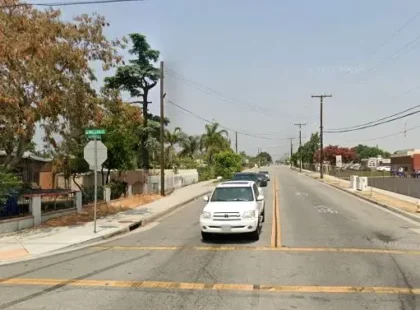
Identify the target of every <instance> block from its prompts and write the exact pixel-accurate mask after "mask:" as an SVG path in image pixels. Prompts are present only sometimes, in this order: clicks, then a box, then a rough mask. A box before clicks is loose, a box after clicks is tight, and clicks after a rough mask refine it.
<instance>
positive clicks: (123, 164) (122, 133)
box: [101, 93, 143, 184]
mask: <svg viewBox="0 0 420 310" xmlns="http://www.w3.org/2000/svg"><path fill="white" fill-rule="evenodd" d="M103 109H104V116H103V118H102V121H101V127H103V128H105V129H106V134H105V135H104V136H103V138H102V141H103V142H104V144H105V145H106V147H107V149H108V159H107V160H106V161H105V163H104V164H103V165H102V168H107V169H108V173H107V177H106V179H105V178H104V177H103V175H102V180H103V182H104V181H105V183H106V184H108V182H109V175H110V170H111V169H117V170H130V169H133V168H136V167H137V160H136V154H135V152H136V150H137V146H138V139H137V137H136V135H135V134H133V133H135V132H136V130H138V128H140V127H141V126H142V122H143V120H142V116H141V111H140V109H139V108H138V107H135V106H132V105H129V104H128V103H125V102H123V101H122V100H121V98H120V97H119V95H118V93H115V94H112V95H111V96H110V97H108V98H106V100H104V105H103Z"/></svg>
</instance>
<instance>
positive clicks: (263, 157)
mask: <svg viewBox="0 0 420 310" xmlns="http://www.w3.org/2000/svg"><path fill="white" fill-rule="evenodd" d="M256 160H257V162H258V163H259V165H260V166H266V165H267V164H270V163H272V162H273V159H272V158H271V155H270V154H268V153H267V152H261V153H259V154H258V155H257V158H256Z"/></svg>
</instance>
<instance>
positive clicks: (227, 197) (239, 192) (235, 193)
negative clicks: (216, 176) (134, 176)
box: [211, 186, 254, 201]
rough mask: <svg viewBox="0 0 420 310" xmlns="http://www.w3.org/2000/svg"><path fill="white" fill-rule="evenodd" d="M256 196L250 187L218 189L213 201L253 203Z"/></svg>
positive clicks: (214, 193) (212, 198)
mask: <svg viewBox="0 0 420 310" xmlns="http://www.w3.org/2000/svg"><path fill="white" fill-rule="evenodd" d="M253 200H254V195H253V193H252V188H251V187H249V186H246V187H245V186H241V187H239V186H238V187H236V186H235V187H218V188H216V189H215V190H214V192H213V196H212V197H211V201H253Z"/></svg>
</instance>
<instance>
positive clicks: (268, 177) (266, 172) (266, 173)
mask: <svg viewBox="0 0 420 310" xmlns="http://www.w3.org/2000/svg"><path fill="white" fill-rule="evenodd" d="M260 173H262V174H265V177H266V178H267V181H270V174H269V173H268V171H260Z"/></svg>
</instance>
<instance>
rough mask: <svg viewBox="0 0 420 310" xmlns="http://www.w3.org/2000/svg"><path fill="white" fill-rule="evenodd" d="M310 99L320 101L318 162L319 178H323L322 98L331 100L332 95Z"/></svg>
mask: <svg viewBox="0 0 420 310" xmlns="http://www.w3.org/2000/svg"><path fill="white" fill-rule="evenodd" d="M311 97H312V98H319V99H320V106H319V144H320V147H321V150H320V152H319V153H320V154H319V155H320V156H319V162H320V169H319V172H320V178H321V179H323V178H324V137H323V135H324V132H323V128H324V127H323V110H324V107H323V99H324V98H331V97H332V95H312V96H311Z"/></svg>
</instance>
